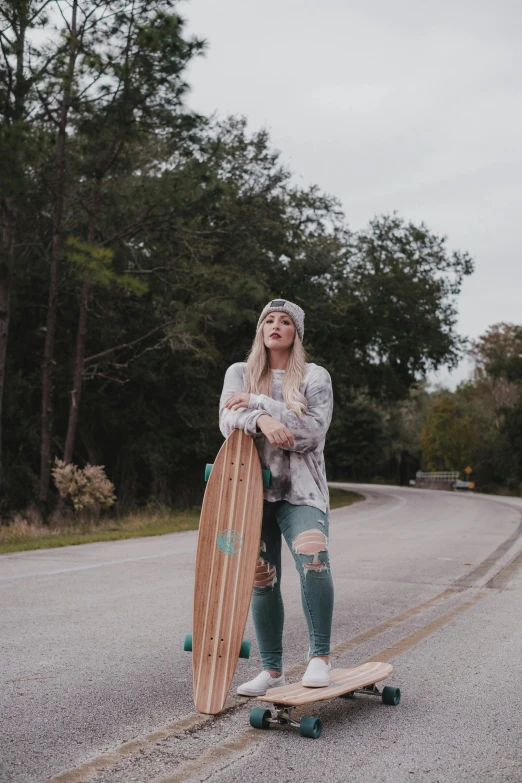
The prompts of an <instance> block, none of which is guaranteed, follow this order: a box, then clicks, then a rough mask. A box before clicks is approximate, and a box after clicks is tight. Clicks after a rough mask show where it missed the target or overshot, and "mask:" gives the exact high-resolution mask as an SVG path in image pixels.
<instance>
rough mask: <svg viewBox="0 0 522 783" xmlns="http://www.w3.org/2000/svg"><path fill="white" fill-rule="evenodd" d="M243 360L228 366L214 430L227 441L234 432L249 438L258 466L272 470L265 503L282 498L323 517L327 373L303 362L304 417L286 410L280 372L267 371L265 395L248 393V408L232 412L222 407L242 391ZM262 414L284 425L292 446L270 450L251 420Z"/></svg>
mask: <svg viewBox="0 0 522 783" xmlns="http://www.w3.org/2000/svg"><path fill="white" fill-rule="evenodd" d="M245 373H246V362H238V363H237V364H233V365H232V366H231V367H229V368H228V370H227V372H226V374H225V382H224V385H223V392H222V394H221V401H220V405H219V427H220V429H221V432H222V433H223V435H224V437H225V438H227V437H228V436H229V435H230V433H231V432H232V431H233V430H234V429H240V430H244V431H245V432H246V433H247V435H251V436H252V437H253V438H254V441H255V444H256V446H257V450H258V452H259V457H260V459H261V464H262V465H263V467H264V468H268V469H270V471H271V472H272V484H271V486H270V488H268V489H265V499H266V500H270V501H276V500H287V501H288V502H289V503H293V504H294V505H297V506H315V507H316V508H319V509H320V510H321V511H323V512H325V513H327V512H328V505H329V496H328V485H327V483H326V472H325V465H324V456H323V449H324V441H325V437H326V433H327V430H328V427H329V426H330V421H331V419H332V408H333V395H332V382H331V379H330V375H329V374H328V372H327V371H326V370H325V369H324V368H323V367H319V366H318V365H317V364H307V366H306V373H305V377H304V380H303V383H302V384H301V393H302V394H304V396H305V397H306V399H307V401H308V410H307V412H306V414H305V415H304V416H298V415H297V414H296V413H294V412H293V411H290V410H288V408H287V407H286V405H285V403H284V400H283V377H284V374H285V371H284V370H272V389H271V393H270V396H267V395H266V394H251V395H250V405H249V407H248V409H246V408H240V409H239V410H236V411H232V410H228V409H227V408H225V407H224V406H225V403H226V401H227V400H228V399H229V397H231V396H232V394H236V393H238V392H243V391H244V387H245ZM264 413H265V414H266V413H267V414H268V415H269V416H272V418H274V419H277V420H278V421H280V422H281V423H282V424H284V425H285V427H287V428H288V429H289V430H290V432H291V433H292V435H293V436H294V441H295V443H294V447H293V448H290V447H289V446H286V447H285V448H281V447H279V446H272V445H271V444H270V443H269V442H268V440H267V438H266V437H265V436H264V435H263V434H262V433H260V432H258V431H257V430H256V422H257V420H258V418H259V417H260V416H261V415H263V414H264Z"/></svg>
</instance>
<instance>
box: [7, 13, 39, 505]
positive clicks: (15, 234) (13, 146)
mask: <svg viewBox="0 0 522 783" xmlns="http://www.w3.org/2000/svg"><path fill="white" fill-rule="evenodd" d="M48 5H49V3H48V2H46V1H45V0H6V2H3V3H2V4H1V5H0V49H1V53H2V58H3V59H2V63H1V65H0V156H1V159H2V160H3V161H4V162H7V165H4V166H2V169H1V171H0V254H1V255H0V498H1V497H2V496H3V493H4V461H3V443H4V429H3V424H4V415H3V401H4V392H5V377H6V364H7V346H8V338H9V325H10V321H11V298H12V290H13V275H14V270H15V263H16V261H17V257H18V256H19V255H20V253H21V252H23V248H24V245H25V244H26V243H25V242H24V241H23V239H22V237H23V236H24V234H25V232H24V230H23V229H22V223H23V221H24V218H25V219H26V220H27V218H28V217H29V216H30V215H31V213H32V211H33V210H34V208H35V200H36V194H35V184H36V179H37V176H36V170H37V167H38V164H39V163H40V162H41V156H42V147H45V144H42V142H43V139H42V136H41V133H40V132H39V128H38V126H37V125H36V126H35V124H34V120H35V97H36V93H37V91H38V89H39V87H40V85H41V83H42V81H43V79H44V78H45V76H46V74H47V71H48V68H49V63H50V60H51V59H52V58H49V57H48V53H47V52H45V51H44V50H42V49H41V48H40V47H38V46H36V45H35V44H34V43H32V42H31V34H32V33H33V32H34V31H35V30H38V29H41V28H42V27H45V26H46V25H47V24H48V17H47V6H48ZM24 228H26V226H24Z"/></svg>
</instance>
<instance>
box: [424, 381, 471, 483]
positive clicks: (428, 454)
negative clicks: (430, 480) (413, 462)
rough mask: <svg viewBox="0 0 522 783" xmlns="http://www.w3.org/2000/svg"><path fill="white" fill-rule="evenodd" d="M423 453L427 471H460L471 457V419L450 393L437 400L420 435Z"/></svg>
mask: <svg viewBox="0 0 522 783" xmlns="http://www.w3.org/2000/svg"><path fill="white" fill-rule="evenodd" d="M421 441H422V456H423V460H424V463H425V465H426V468H427V469H428V470H458V471H462V470H464V468H465V467H467V466H468V464H469V463H470V461H471V460H472V446H473V422H472V420H471V417H470V416H466V415H463V413H462V411H461V410H459V408H458V406H457V405H456V404H455V401H454V400H453V399H451V397H450V396H449V395H444V396H443V397H441V399H440V400H438V401H437V402H436V403H435V404H434V405H433V407H432V408H431V410H430V412H429V413H428V417H427V420H426V424H425V426H424V428H423V430H422V434H421Z"/></svg>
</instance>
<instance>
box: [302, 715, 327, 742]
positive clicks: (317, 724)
mask: <svg viewBox="0 0 522 783" xmlns="http://www.w3.org/2000/svg"><path fill="white" fill-rule="evenodd" d="M322 730H323V724H322V722H321V719H320V718H314V717H312V716H310V715H304V716H303V717H302V718H301V721H300V723H299V734H300V735H301V737H309V738H310V739H317V737H320V736H321V732H322Z"/></svg>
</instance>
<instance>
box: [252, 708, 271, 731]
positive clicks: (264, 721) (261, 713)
mask: <svg viewBox="0 0 522 783" xmlns="http://www.w3.org/2000/svg"><path fill="white" fill-rule="evenodd" d="M271 717H272V713H271V712H270V710H265V709H263V707H254V709H253V710H251V711H250V725H251V726H252V728H254V729H269V728H270V724H269V722H268V719H269V718H271Z"/></svg>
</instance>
